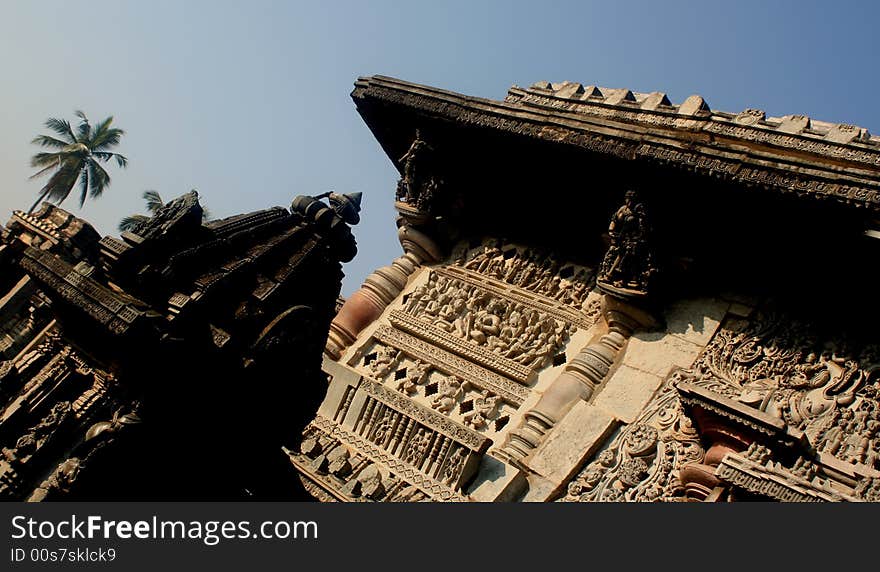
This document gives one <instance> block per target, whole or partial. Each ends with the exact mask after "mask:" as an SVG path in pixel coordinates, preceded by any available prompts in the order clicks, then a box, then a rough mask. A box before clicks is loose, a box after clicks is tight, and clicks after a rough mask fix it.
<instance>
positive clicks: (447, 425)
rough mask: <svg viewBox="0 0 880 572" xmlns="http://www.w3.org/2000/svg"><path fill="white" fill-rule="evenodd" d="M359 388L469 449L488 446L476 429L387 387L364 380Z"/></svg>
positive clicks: (485, 439) (476, 449)
mask: <svg viewBox="0 0 880 572" xmlns="http://www.w3.org/2000/svg"><path fill="white" fill-rule="evenodd" d="M361 388H362V389H363V390H364V392H365V393H366V394H367V395H370V396H372V397H374V398H376V399H377V400H378V401H381V402H382V403H384V404H386V405H388V406H390V407H393V408H394V409H396V410H397V411H400V412H401V413H403V414H404V415H406V416H407V417H409V418H410V419H414V420H416V421H418V422H420V423H424V424H425V426H427V427H430V428H431V429H433V430H435V431H438V432H440V433H442V434H443V435H445V436H447V437H449V438H450V439H454V440H455V441H457V442H459V443H462V444H464V445H465V446H467V447H468V448H469V449H471V450H474V451H482V450H484V449H485V448H486V447H487V446H488V443H489V439H487V438H486V437H483V436H482V435H480V434H479V433H477V432H476V431H473V430H471V429H468V428H467V427H463V426H461V425H459V424H458V423H456V422H454V421H452V420H451V419H449V418H448V417H446V416H445V415H442V414H440V413H437V412H435V411H433V410H432V409H428V408H426V407H423V406H421V405H418V404H417V403H415V402H414V401H411V400H410V399H407V398H406V397H404V396H403V395H401V394H400V393H398V392H396V391H394V390H391V389H388V388H387V387H385V386H384V385H381V384H378V383H373V382H371V381H368V380H364V381H363V383H362V384H361Z"/></svg>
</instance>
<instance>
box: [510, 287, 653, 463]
mask: <svg viewBox="0 0 880 572" xmlns="http://www.w3.org/2000/svg"><path fill="white" fill-rule="evenodd" d="M602 314H603V316H604V318H605V321H606V323H607V324H608V331H607V332H606V333H605V334H603V335H601V336H600V337H599V339H598V340H596V341H595V342H592V343H590V344H587V345H586V346H585V347H584V348H583V349H581V351H580V352H578V354H577V355H576V356H575V357H574V359H572V360H571V362H569V363H568V365H566V366H565V369H563V371H562V373H561V374H559V377H557V378H556V379H555V380H554V381H553V383H552V384H551V385H550V387H548V388H547V390H546V391H545V392H544V394H543V395H542V396H541V399H540V400H538V403H536V404H535V406H534V407H533V408H532V409H530V410H529V411H527V412H526V413H525V414H523V420H522V422H521V424H520V426H519V427H518V428H517V429H515V430H513V431H511V432H510V434H509V437H508V441H507V442H506V443H505V444H504V446H503V447H502V448H501V451H500V453H501V455H502V456H505V457H507V458H508V459H509V460H510V461H511V462H514V463H516V462H518V461H520V460H521V459H523V458H524V457H526V456H527V455H528V454H529V453H531V451H532V450H534V449H535V448H536V447H537V446H538V445H539V444H540V443H541V441H542V440H543V439H544V437H545V435H546V434H547V433H548V432H549V431H550V429H552V428H553V426H554V425H556V423H558V422H559V421H560V420H561V419H562V418H563V417H565V415H566V414H567V413H568V412H569V410H571V408H572V407H574V405H575V404H576V403H577V402H578V401H580V400H583V401H589V400H590V399H591V398H592V397H593V394H594V392H595V391H596V388H597V387H598V386H599V385H600V384H601V383H602V381H603V380H604V379H605V377H606V376H607V375H608V372H609V371H610V370H611V366H612V365H613V364H614V362H615V360H616V359H617V357H618V356H619V354H620V351H621V350H622V349H623V346H624V345H625V344H626V341H627V339H628V338H629V337H630V336H631V335H632V334H633V332H634V331H637V330H640V329H644V328H647V327H649V326H651V325H653V324H654V323H655V322H654V320H653V318H652V317H651V316H650V315H648V314H647V313H645V312H644V311H642V310H640V309H638V308H636V307H634V306H630V305H629V304H627V303H625V302H622V301H620V300H617V299H615V298H613V297H611V296H607V295H606V296H604V297H603V300H602Z"/></svg>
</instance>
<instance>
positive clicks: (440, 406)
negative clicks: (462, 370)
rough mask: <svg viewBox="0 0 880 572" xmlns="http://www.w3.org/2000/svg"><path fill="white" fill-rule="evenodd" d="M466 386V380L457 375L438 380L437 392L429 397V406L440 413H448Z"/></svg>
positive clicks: (465, 389)
mask: <svg viewBox="0 0 880 572" xmlns="http://www.w3.org/2000/svg"><path fill="white" fill-rule="evenodd" d="M467 388H468V384H467V382H464V381H462V379H461V378H459V377H457V376H452V377H446V378H444V379H443V380H442V381H441V382H440V387H439V388H438V390H437V394H436V395H435V396H434V397H433V398H432V399H431V407H433V408H434V409H436V410H437V411H440V412H441V413H449V412H450V411H452V408H453V407H455V404H456V403H457V402H458V400H459V398H460V397H461V396H462V395H464V392H465V391H467Z"/></svg>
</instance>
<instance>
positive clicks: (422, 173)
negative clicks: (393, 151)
mask: <svg viewBox="0 0 880 572" xmlns="http://www.w3.org/2000/svg"><path fill="white" fill-rule="evenodd" d="M433 152H434V148H433V147H431V146H430V145H428V143H427V142H426V141H425V140H424V139H423V138H422V135H421V133H420V131H419V130H418V129H416V133H415V137H414V138H413V142H412V143H411V144H410V146H409V149H407V151H406V153H404V154H403V156H402V157H400V163H402V164H403V177H401V179H400V181H398V183H397V195H396V198H397V200H398V201H401V202H405V203H406V204H408V205H411V206H413V207H415V208H416V209H417V210H420V211H423V212H427V211H430V210H431V207H432V206H433V202H434V198H435V194H436V191H437V188H438V187H439V182H438V180H437V178H436V177H434V176H433V175H430V174H429V173H430V163H431V162H432V156H433Z"/></svg>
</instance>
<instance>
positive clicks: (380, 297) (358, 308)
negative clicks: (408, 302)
mask: <svg viewBox="0 0 880 572" xmlns="http://www.w3.org/2000/svg"><path fill="white" fill-rule="evenodd" d="M397 208H398V211H401V216H400V217H399V218H398V220H397V224H398V227H399V228H398V231H397V238H398V240H400V244H401V246H402V247H403V250H404V255H403V256H400V257H398V258H396V259H395V260H394V261H393V262H392V263H391V264H389V265H388V266H383V267H382V268H379V269H378V270H376V271H375V272H373V273H372V274H370V275H369V276H367V278H366V280H364V283H363V284H362V285H361V287H360V289H359V290H358V291H357V292H355V293H354V294H352V295H351V296H350V297H349V298H348V300H346V301H345V303H344V304H343V305H342V308H340V310H339V313H338V314H337V315H336V317H335V318H334V319H333V322H331V324H330V333H329V335H328V337H327V345H326V346H325V348H324V353H326V354H327V355H329V356H330V357H331V358H333V359H339V357H340V356H341V355H342V352H344V351H345V349H346V348H348V347H349V346H350V345H351V344H352V343H354V341H355V339H357V336H358V334H360V332H361V331H362V330H363V329H364V328H365V327H367V326H368V325H370V324H371V323H373V322H374V321H375V320H376V319H378V318H379V316H380V315H381V314H382V312H383V311H384V310H385V308H387V307H388V304H390V303H391V302H392V301H393V300H394V299H395V298H397V296H398V295H399V294H400V293H401V292H402V291H403V289H404V288H406V284H407V282H408V281H409V279H410V277H411V276H412V275H413V274H415V272H416V270H418V269H419V268H421V266H422V265H424V264H433V263H435V262H438V261H439V260H440V259H441V258H442V257H443V255H442V252H441V250H440V248H439V247H438V246H437V244H436V242H435V241H434V240H433V239H432V238H430V237H429V236H428V235H427V234H426V233H425V232H423V231H422V230H423V229H424V227H422V228H421V229H417V228H416V227H415V225H413V224H412V223H411V221H410V216H409V213H408V212H407V211H406V205H405V204H401V203H398V204H397Z"/></svg>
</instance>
